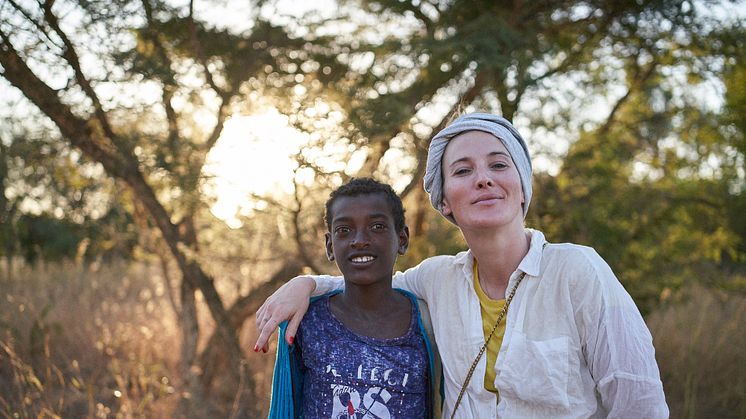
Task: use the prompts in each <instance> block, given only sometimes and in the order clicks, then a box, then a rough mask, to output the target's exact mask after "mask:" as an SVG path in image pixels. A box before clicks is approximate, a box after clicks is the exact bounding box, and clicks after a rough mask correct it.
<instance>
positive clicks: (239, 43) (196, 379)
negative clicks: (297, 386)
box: [0, 0, 746, 417]
mask: <svg viewBox="0 0 746 419" xmlns="http://www.w3.org/2000/svg"><path fill="white" fill-rule="evenodd" d="M745 12H746V6H744V4H743V3H742V2H740V1H711V0H703V1H696V2H689V1H670V0H660V1H604V0H595V1H555V2H520V1H477V0H450V1H438V0H430V1H428V0H411V1H400V0H380V1H370V0H359V1H351V0H350V1H345V0H339V1H337V2H334V1H331V0H330V1H329V2H328V3H323V4H320V5H319V6H318V7H307V8H300V7H297V5H296V6H293V5H292V4H291V5H289V4H288V3H286V2H283V1H257V2H249V3H240V4H237V3H233V2H213V1H210V2H204V3H202V2H199V3H195V2H193V1H189V2H184V1H182V2H176V1H169V2H162V1H158V0H141V1H129V0H117V1H114V2H95V1H94V2H90V1H76V0H69V1H58V2H52V1H37V2H35V1H27V2H26V1H24V2H19V1H17V0H0V41H1V43H0V74H2V79H0V91H2V102H0V103H2V106H0V183H1V184H2V188H3V194H0V239H1V241H2V246H0V256H2V258H3V265H4V266H3V269H2V275H1V276H0V287H1V288H2V294H1V295H0V297H2V298H3V299H4V301H3V304H2V305H0V307H2V309H1V310H0V412H2V414H3V416H7V417H11V416H13V417H31V416H39V415H41V416H50V417H54V416H62V417H69V416H75V417H108V416H116V417H140V416H148V417H161V416H176V417H189V416H193V417H205V416H211V417H213V416H220V417H226V416H237V417H238V416H249V417H251V416H254V415H262V414H263V409H265V408H266V401H267V394H268V388H267V386H268V374H269V372H270V371H271V367H272V366H271V362H272V360H271V357H269V356H265V357H260V356H257V355H255V354H254V353H253V352H251V351H250V350H247V348H250V346H251V345H252V342H253V340H252V337H253V336H252V334H253V330H252V326H251V324H250V323H252V322H251V321H249V322H246V320H247V319H250V318H251V315H252V314H253V312H254V311H255V310H256V308H257V307H258V304H260V302H261V301H263V299H264V298H265V297H266V296H267V295H268V294H269V293H270V292H271V291H272V290H274V289H275V288H277V287H278V286H279V285H280V284H281V283H282V282H283V281H285V280H287V279H288V278H290V277H292V276H293V275H295V274H297V273H299V272H302V271H303V270H310V271H315V272H333V271H334V268H333V265H331V264H329V263H328V262H326V261H325V257H324V256H323V250H322V249H323V247H322V246H321V243H322V242H323V240H322V237H323V233H324V225H323V223H322V219H321V216H322V212H323V202H324V201H325V199H326V196H327V195H328V192H329V191H330V190H331V189H333V188H335V187H336V186H338V185H339V184H341V183H342V182H344V181H345V180H346V179H348V178H350V177H352V176H375V177H377V178H379V179H382V180H385V181H389V182H391V183H392V184H394V185H395V186H396V188H397V189H398V191H400V193H401V194H402V196H403V197H404V200H405V204H406V210H407V219H408V224H409V226H410V229H411V232H412V236H413V238H412V245H411V248H410V250H409V252H408V253H407V255H405V256H404V257H402V258H400V260H399V262H398V264H399V266H400V267H407V266H411V265H413V264H415V263H417V262H418V261H419V260H421V259H422V258H424V257H427V256H431V255H434V254H439V253H454V252H457V251H459V250H461V249H463V248H464V243H463V241H462V239H461V238H460V237H459V235H458V232H457V230H455V229H454V228H453V227H452V226H450V225H449V224H448V223H447V222H446V221H445V220H443V219H442V217H440V216H438V215H437V214H436V213H435V211H432V209H430V207H429V203H428V200H427V197H426V195H425V194H424V192H423V191H422V190H421V186H420V185H421V184H422V174H423V172H424V161H425V160H424V158H425V152H426V148H427V143H428V140H429V137H430V135H431V134H432V132H434V131H437V130H439V129H440V128H442V127H443V126H444V125H445V124H446V123H447V122H448V121H449V120H450V119H451V118H453V117H454V116H455V115H457V114H459V113H461V112H464V111H472V110H483V111H488V112H494V113H498V114H501V115H504V116H505V117H507V118H509V119H511V120H513V121H514V123H515V124H516V125H517V126H518V128H519V129H520V130H521V131H522V132H523V133H524V137H525V138H527V139H528V142H529V147H530V149H531V151H532V154H533V156H534V161H535V166H536V167H535V171H536V175H535V184H534V186H535V195H534V196H535V199H534V201H533V202H532V205H531V210H530V212H529V216H528V219H527V224H528V225H529V226H531V227H535V228H539V229H541V230H543V231H544V232H545V233H546V234H547V237H548V238H549V240H551V241H555V242H561V241H572V242H576V243H580V244H585V245H589V246H593V247H594V248H595V249H596V250H597V251H598V252H599V253H600V254H601V255H602V256H604V258H605V259H606V260H607V261H608V262H609V264H610V265H611V266H612V268H613V269H614V271H615V272H616V273H617V275H618V277H619V279H620V281H621V282H622V283H623V284H624V286H625V287H626V288H627V289H628V290H629V292H630V293H631V294H632V295H633V297H634V298H635V300H636V302H637V303H638V305H639V307H640V309H641V310H642V311H643V313H644V314H645V315H646V318H647V320H648V322H649V325H650V327H651V330H652V331H653V334H654V336H655V340H656V347H657V348H658V359H659V363H660V366H661V371H662V376H663V379H664V385H665V387H666V391H667V397H668V400H669V404H670V406H671V411H672V417H712V416H717V417H743V416H744V414H746V413H745V412H746V398H744V396H743V394H746V372H744V371H743V370H742V368H739V366H742V365H746V364H744V362H743V361H744V360H743V353H742V352H743V351H739V350H737V349H738V348H740V347H742V346H743V343H744V342H745V341H746V337H745V335H744V333H743V332H740V331H739V329H740V328H738V327H737V326H736V325H737V324H739V323H740V322H742V320H743V319H744V302H743V301H744V292H746V217H744V214H746V193H745V191H746V172H745V170H744V166H746V165H745V164H744V159H745V155H746V136H745V134H746V122H744V121H746V119H744V115H746V87H745V86H746V60H744V58H746V57H745V56H744V52H746V45H744V42H745V41H746V36H745V35H746V33H745V32H744V25H743V23H744V22H743V17H744V15H745ZM267 110H276V111H278V112H279V113H280V114H282V115H285V116H286V117H287V121H288V123H289V124H290V125H291V126H292V127H293V128H295V129H297V130H298V131H300V132H301V133H303V134H305V137H304V138H305V139H306V141H307V142H306V144H304V145H303V146H302V147H301V149H300V150H299V152H298V153H297V155H295V156H294V158H295V160H296V162H295V166H294V167H295V170H294V174H293V177H292V181H293V182H292V183H293V185H294V187H293V188H292V190H291V191H289V192H285V191H282V190H281V189H277V190H273V191H269V192H267V193H262V194H254V195H251V196H248V197H246V198H247V200H248V202H251V205H252V208H253V209H252V210H251V211H248V212H246V213H244V214H242V215H241V216H240V221H241V227H240V228H235V229H232V228H228V227H227V226H226V224H225V223H224V222H223V221H222V220H220V219H217V218H216V217H215V216H214V215H213V214H212V213H211V212H210V208H211V206H212V205H213V204H214V202H215V199H216V197H215V196H214V195H213V194H212V193H211V190H212V189H211V182H212V179H211V178H210V174H209V171H207V170H206V161H207V160H208V155H209V153H210V151H211V150H213V148H214V147H215V145H216V143H217V142H218V140H219V139H220V138H221V135H222V134H223V133H224V128H225V125H226V122H227V121H230V120H231V118H237V117H239V116H242V115H252V114H260V113H262V112H265V111H267ZM247 136H248V134H247ZM271 141H275V142H277V143H278V146H279V145H280V144H279V143H280V142H283V141H289V140H288V139H286V138H283V137H282V136H280V135H277V136H273V137H272V138H271ZM245 323H246V324H245ZM690 325H693V326H694V328H692V327H689V326H690ZM702 359H707V362H695V360H702Z"/></svg>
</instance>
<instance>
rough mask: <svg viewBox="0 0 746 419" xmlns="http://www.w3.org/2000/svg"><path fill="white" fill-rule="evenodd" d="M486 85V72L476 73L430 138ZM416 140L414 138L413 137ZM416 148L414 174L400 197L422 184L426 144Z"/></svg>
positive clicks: (425, 160)
mask: <svg viewBox="0 0 746 419" xmlns="http://www.w3.org/2000/svg"><path fill="white" fill-rule="evenodd" d="M485 84H486V72H484V71H477V74H476V75H475V76H474V84H473V85H472V86H471V87H470V88H469V89H468V90H467V91H466V92H464V93H463V94H462V95H461V97H460V98H459V100H457V101H456V103H454V104H453V106H451V110H449V111H448V113H447V114H445V116H444V117H443V118H442V119H441V120H440V122H439V123H438V125H436V126H435V127H433V129H432V131H430V136H433V135H435V134H437V133H438V132H440V131H441V130H442V129H443V128H445V127H446V125H448V122H449V121H451V119H453V117H454V116H456V115H457V114H458V113H460V112H462V111H463V109H464V108H465V107H467V106H469V105H471V104H472V102H474V100H476V98H477V97H478V96H479V95H480V94H481V93H482V90H484V86H485ZM415 138H416V137H415ZM415 146H416V151H415V153H416V157H417V166H415V171H414V174H413V175H412V180H410V181H409V183H408V184H407V186H405V187H404V190H403V191H402V193H401V197H402V198H404V197H405V196H407V195H409V193H410V192H412V190H413V189H414V188H415V187H417V186H418V185H419V184H421V183H422V178H423V176H425V167H426V165H427V148H428V146H427V144H419V142H418V144H415Z"/></svg>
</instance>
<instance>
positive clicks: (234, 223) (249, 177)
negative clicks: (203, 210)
mask: <svg viewBox="0 0 746 419" xmlns="http://www.w3.org/2000/svg"><path fill="white" fill-rule="evenodd" d="M306 141H307V140H306V136H305V135H304V134H302V133H301V132H299V131H297V130H295V129H293V128H292V127H290V126H288V123H287V117H286V116H284V115H281V114H280V113H278V112H277V111H271V112H267V113H264V114H260V115H253V116H240V117H233V118H231V119H230V120H228V121H226V123H225V128H224V129H223V133H222V135H221V136H220V139H219V140H218V142H217V144H215V147H213V149H212V150H211V151H210V154H209V156H208V157H207V164H206V166H205V175H206V176H207V177H209V178H210V181H209V182H208V184H207V186H206V188H205V189H206V191H205V192H206V193H207V194H209V195H211V196H213V197H215V199H216V201H215V203H214V204H213V206H212V208H211V212H212V213H213V215H215V216H216V217H218V218H220V219H221V220H223V221H225V222H226V224H228V226H230V227H231V228H238V227H241V222H240V221H239V219H238V216H239V215H241V214H247V213H249V212H250V211H251V210H252V208H254V201H253V200H252V199H251V194H265V193H267V192H269V191H280V192H282V191H285V192H288V193H289V192H292V187H293V183H292V179H293V170H294V169H295V168H296V167H297V164H296V162H295V161H294V160H293V159H292V158H291V156H292V155H293V154H297V153H298V152H299V150H300V147H301V146H302V144H303V143H305V142H306Z"/></svg>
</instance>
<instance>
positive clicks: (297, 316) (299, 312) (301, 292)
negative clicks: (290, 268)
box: [254, 276, 316, 352]
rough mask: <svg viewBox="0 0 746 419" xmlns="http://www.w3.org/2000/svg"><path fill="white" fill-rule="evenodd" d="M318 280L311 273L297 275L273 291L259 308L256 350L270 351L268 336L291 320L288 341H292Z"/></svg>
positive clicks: (286, 334) (286, 338)
mask: <svg viewBox="0 0 746 419" xmlns="http://www.w3.org/2000/svg"><path fill="white" fill-rule="evenodd" d="M314 289H316V282H315V281H314V280H313V278H311V277H310V276H296V277H295V278H293V279H291V280H290V281H288V282H287V283H285V285H283V286H281V287H280V288H279V289H278V290H277V291H275V292H274V293H273V294H272V295H270V296H269V297H268V298H267V299H266V300H265V301H264V304H262V306H261V307H259V310H257V311H256V330H257V333H258V334H259V337H258V338H257V340H256V345H254V352H259V351H260V350H261V351H262V352H267V347H268V343H269V338H270V337H272V334H274V332H275V330H277V326H279V325H280V323H282V322H283V321H285V320H289V322H288V327H287V330H286V331H285V341H286V342H287V343H288V344H289V345H292V344H293V341H294V340H295V334H296V333H297V332H298V326H299V325H300V321H301V319H303V316H304V315H305V314H306V311H307V310H308V304H309V299H310V297H311V293H312V292H313V291H314Z"/></svg>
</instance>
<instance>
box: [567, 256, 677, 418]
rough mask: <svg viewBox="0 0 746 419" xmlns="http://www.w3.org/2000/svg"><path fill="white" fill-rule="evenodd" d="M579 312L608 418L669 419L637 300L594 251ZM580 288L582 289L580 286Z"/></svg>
mask: <svg viewBox="0 0 746 419" xmlns="http://www.w3.org/2000/svg"><path fill="white" fill-rule="evenodd" d="M589 256H591V257H590V258H589V259H590V260H589V261H590V262H591V263H590V266H589V270H588V271H587V272H586V274H587V277H586V278H585V279H584V280H583V285H582V287H581V288H574V289H575V290H576V291H581V290H582V291H581V292H579V293H578V294H581V295H582V300H581V301H580V304H579V306H578V311H577V312H576V318H577V319H578V325H579V332H580V337H581V342H582V346H583V351H584V352H585V356H586V362H587V363H588V367H589V368H590V372H591V376H592V377H593V379H594V381H595V382H596V387H597V389H598V391H599V394H600V395H601V403H602V404H603V407H604V410H606V412H607V413H608V417H609V418H667V417H668V415H669V412H668V406H667V405H666V398H665V395H664V393H663V383H662V382H661V379H660V372H659V371H658V364H657V362H656V360H655V348H654V347H653V338H652V336H651V335H650V331H649V330H648V328H647V326H646V325H645V321H644V320H643V318H642V315H641V314H640V311H639V310H638V309H637V306H636V305H635V303H634V301H633V300H632V297H630V295H629V293H627V291H626V290H625V289H624V287H622V284H621V283H620V282H619V280H618V279H617V278H616V276H615V275H614V273H613V272H612V271H611V269H610V268H609V266H608V265H607V264H606V262H605V261H603V259H601V257H600V256H598V254H596V253H595V252H593V253H592V254H591V255H589ZM578 285H580V284H578Z"/></svg>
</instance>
